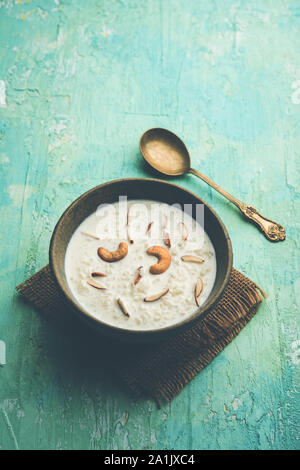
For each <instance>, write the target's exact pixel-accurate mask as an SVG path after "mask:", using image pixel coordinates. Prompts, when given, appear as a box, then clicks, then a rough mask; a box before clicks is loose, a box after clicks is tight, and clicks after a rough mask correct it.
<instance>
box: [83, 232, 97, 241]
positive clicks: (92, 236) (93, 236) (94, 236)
mask: <svg viewBox="0 0 300 470" xmlns="http://www.w3.org/2000/svg"><path fill="white" fill-rule="evenodd" d="M81 233H82V235H85V236H87V237H91V238H94V239H95V240H100V238H99V237H97V235H93V234H92V233H87V232H81Z"/></svg>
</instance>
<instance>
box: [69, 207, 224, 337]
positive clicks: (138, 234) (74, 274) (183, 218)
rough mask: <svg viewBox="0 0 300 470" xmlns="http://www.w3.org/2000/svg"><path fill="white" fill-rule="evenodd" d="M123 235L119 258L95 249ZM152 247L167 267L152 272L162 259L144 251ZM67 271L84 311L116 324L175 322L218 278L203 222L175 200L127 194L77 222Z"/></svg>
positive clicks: (140, 326) (136, 326)
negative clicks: (166, 201) (173, 203)
mask: <svg viewBox="0 0 300 470" xmlns="http://www.w3.org/2000/svg"><path fill="white" fill-rule="evenodd" d="M121 242H122V248H124V250H125V251H126V245H127V247H128V251H127V254H126V255H125V256H124V257H121V259H119V260H117V261H114V260H112V259H109V261H108V260H105V259H104V258H103V259H102V258H101V257H100V256H99V251H100V254H101V253H102V252H103V256H105V253H106V254H107V252H106V250H108V252H115V251H116V250H117V249H118V247H119V244H120V243H121ZM153 246H154V247H160V248H159V249H160V250H161V249H162V250H161V253H163V254H166V252H167V257H170V263H169V266H168V267H167V268H166V269H165V270H164V272H161V273H160V272H158V273H157V272H156V273H155V274H153V273H152V272H150V268H151V266H153V265H156V264H157V263H158V260H159V257H158V255H157V257H156V256H152V255H150V254H148V253H147V250H148V249H149V248H151V247H153ZM99 247H102V248H101V249H100V250H98V249H99ZM101 250H102V251H101ZM121 251H122V250H121ZM125 251H124V253H125ZM154 251H155V249H154ZM124 253H123V252H122V253H121V255H120V256H123V255H124ZM108 256H110V254H109V255H108ZM114 256H115V255H114V254H113V255H112V257H114ZM164 261H165V260H164V257H163V259H161V260H160V264H159V269H158V271H160V270H161V265H163V262H164ZM167 264H168V263H166V265H167ZM166 265H165V266H166ZM165 266H163V268H164V267H165ZM65 271H66V277H67V282H68V285H69V287H70V290H71V292H72V294H73V296H74V298H75V299H76V301H77V302H78V303H79V304H80V305H81V306H82V307H83V308H84V309H85V310H86V311H87V312H89V314H91V315H92V316H94V317H95V318H97V319H99V320H101V321H102V322H104V323H107V324H109V325H113V326H117V327H119V328H124V329H133V330H149V329H158V328H162V327H166V326H169V325H173V324H175V323H177V322H179V321H181V320H183V319H184V318H187V317H189V316H191V315H192V314H193V313H194V312H195V311H196V310H197V308H198V306H202V305H203V304H204V302H205V301H206V299H207V297H208V296H209V294H210V292H211V290H212V288H213V285H214V282H215V276H216V256H215V251H214V248H213V245H212V243H211V241H210V239H209V237H208V235H207V234H206V232H205V231H204V230H203V228H202V225H200V223H198V222H197V221H196V220H194V219H193V218H192V217H191V215H189V214H188V213H186V212H184V211H182V210H181V208H180V207H178V206H171V205H167V204H163V203H159V202H156V201H149V200H129V201H128V202H127V201H122V202H116V203H114V204H109V205H107V206H104V207H100V208H98V210H97V211H96V212H94V213H93V214H91V215H90V216H89V217H87V218H86V219H85V220H84V221H83V222H82V223H81V225H80V226H79V227H78V228H77V230H76V231H75V232H74V234H73V236H72V238H71V240H70V242H69V245H68V248H67V251H66V257H65ZM154 271H155V269H154ZM103 274H104V275H105V277H104V276H103ZM98 287H100V288H98ZM101 287H103V288H105V289H102V288H101ZM162 294H163V295H162ZM160 295H162V296H161V297H160ZM156 297H159V298H158V299H157V300H153V299H155V298H156Z"/></svg>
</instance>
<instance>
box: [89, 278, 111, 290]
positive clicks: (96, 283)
mask: <svg viewBox="0 0 300 470" xmlns="http://www.w3.org/2000/svg"><path fill="white" fill-rule="evenodd" d="M86 282H87V283H88V284H89V285H90V286H92V287H95V288H96V289H106V287H104V286H102V285H101V284H98V282H95V281H93V280H92V279H88V280H87V281H86Z"/></svg>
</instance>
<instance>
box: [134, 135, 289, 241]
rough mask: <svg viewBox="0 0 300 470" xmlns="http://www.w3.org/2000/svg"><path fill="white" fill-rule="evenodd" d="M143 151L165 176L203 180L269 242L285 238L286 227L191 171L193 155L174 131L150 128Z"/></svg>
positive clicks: (152, 164)
mask: <svg viewBox="0 0 300 470" xmlns="http://www.w3.org/2000/svg"><path fill="white" fill-rule="evenodd" d="M140 150H141V153H142V155H143V157H144V159H145V160H146V161H147V162H148V163H149V165H151V166H152V167H153V168H154V169H155V170H157V171H159V172H160V173H163V174H164V175H168V176H179V175H184V174H185V173H192V174H193V175H195V176H198V178H201V179H202V180H203V181H205V182H206V183H207V184H209V185H210V186H211V187H212V188H214V189H216V190H217V191H218V192H219V193H220V194H222V196H224V197H226V198H227V199H228V200H229V201H230V202H232V203H233V204H235V205H236V206H237V207H238V208H239V209H240V210H241V212H242V213H243V214H244V216H246V217H247V218H248V219H250V220H251V221H252V222H254V223H256V224H257V225H258V227H259V228H260V230H261V231H262V232H263V233H264V235H265V236H266V238H267V239H268V240H271V241H272V242H277V241H280V240H284V239H285V229H284V228H283V227H282V225H279V224H277V223H276V222H273V221H272V220H270V219H267V218H266V217H264V216H262V215H261V214H260V213H259V212H258V211H257V210H256V209H255V208H254V207H252V206H250V205H248V204H245V203H244V202H241V201H239V200H238V199H236V198H235V197H233V196H232V195H231V194H229V193H228V192H227V191H224V189H222V188H221V187H220V186H219V185H218V184H216V183H215V182H214V181H212V180H211V179H210V178H208V177H207V176H205V175H203V174H202V173H200V172H199V171H197V170H194V169H193V168H191V160H190V155H189V152H188V150H187V148H186V146H185V145H184V143H183V142H182V140H181V139H180V138H179V137H178V136H177V135H175V134H173V132H170V131H168V130H167V129H160V128H154V129H149V130H148V131H146V132H145V133H144V134H143V135H142V137H141V139H140Z"/></svg>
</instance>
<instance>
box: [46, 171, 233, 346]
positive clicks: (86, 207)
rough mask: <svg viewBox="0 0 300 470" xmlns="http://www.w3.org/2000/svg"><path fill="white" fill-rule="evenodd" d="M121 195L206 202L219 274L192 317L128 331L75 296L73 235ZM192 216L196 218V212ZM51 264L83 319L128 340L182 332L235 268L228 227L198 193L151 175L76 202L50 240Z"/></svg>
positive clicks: (105, 188)
mask: <svg viewBox="0 0 300 470" xmlns="http://www.w3.org/2000/svg"><path fill="white" fill-rule="evenodd" d="M120 195H127V197H128V199H151V200H156V201H160V202H165V203H168V204H173V203H180V204H181V205H182V207H183V204H192V205H193V208H194V207H196V204H204V224H205V231H206V233H207V234H208V236H209V237H210V239H211V241H212V243H213V246H214V249H215V252H216V259H217V273H216V280H215V284H214V287H213V289H212V291H211V293H210V295H209V297H208V299H207V300H206V302H205V304H204V305H203V306H202V307H201V308H199V309H198V310H197V311H196V312H195V313H194V314H193V315H192V316H191V317H189V318H187V319H185V320H182V321H180V322H179V323H176V324H175V325H171V326H168V327H164V328H160V329H155V330H146V331H142V330H125V329H123V328H118V327H115V326H109V325H107V324H105V323H102V322H101V321H100V320H99V319H96V318H95V317H94V316H93V315H91V314H89V313H88V312H87V311H86V310H84V308H83V307H82V306H81V305H80V304H79V303H78V302H77V301H76V299H75V298H74V297H73V295H72V293H71V291H70V289H69V286H68V283H67V280H66V275H65V266H64V265H65V254H66V249H67V246H68V243H69V240H70V238H71V237H72V235H73V233H74V231H75V230H76V229H77V227H78V226H79V225H80V224H81V222H82V221H83V220H84V219H85V218H86V217H87V216H89V215H90V214H91V213H92V212H94V211H96V209H97V207H98V206H99V205H100V204H103V203H112V202H117V201H118V200H119V196H120ZM193 217H195V214H194V211H193ZM49 255H50V266H51V269H52V272H53V274H54V277H55V279H56V281H57V283H58V286H59V289H60V290H61V291H62V293H63V295H64V296H65V299H66V301H67V303H68V304H69V306H70V307H71V309H72V310H73V311H74V313H76V314H77V315H79V316H80V317H81V318H82V319H83V320H86V321H88V322H89V323H90V324H91V325H92V326H93V327H94V328H98V329H99V331H101V332H102V333H103V334H105V335H110V336H113V337H117V338H118V339H124V340H129V341H134V340H137V341H149V340H150V341H151V340H158V339H163V338H166V337H169V336H170V335H172V334H174V333H179V332H180V331H183V330H184V329H186V328H187V327H189V326H192V324H193V323H195V322H196V321H198V320H199V319H200V318H201V317H202V318H203V317H204V316H205V315H206V314H207V313H208V312H209V310H210V309H211V308H212V306H213V305H214V304H215V303H216V302H217V300H218V299H219V297H220V296H221V294H222V293H223V291H224V289H225V287H226V285H227V283H228V281H229V278H230V274H231V270H232V247H231V242H230V238H229V236H228V233H227V230H226V228H225V226H224V224H223V222H222V221H221V219H220V218H219V217H218V215H217V214H216V213H215V212H214V211H213V210H212V209H211V208H210V207H209V206H208V205H207V204H206V203H205V202H204V201H203V200H202V199H200V198H199V197H198V196H196V195H195V194H193V193H191V192H190V191H187V190H186V189H183V188H181V187H179V186H177V185H175V184H172V183H167V182H165V181H161V180H156V179H148V178H128V179H121V180H116V181H110V182H108V183H105V184H102V185H100V186H97V187H96V188H93V189H91V190H90V191H88V192H86V193H85V194H83V195H82V196H80V197H79V198H78V199H76V201H74V202H73V203H72V204H71V205H70V206H69V207H68V209H67V210H66V211H65V212H64V213H63V215H62V216H61V218H60V219H59V221H58V223H57V225H56V227H55V230H54V232H53V235H52V238H51V243H50V253H49Z"/></svg>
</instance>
